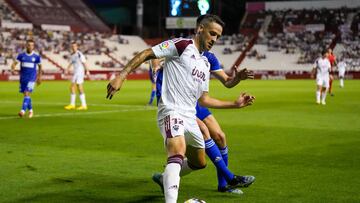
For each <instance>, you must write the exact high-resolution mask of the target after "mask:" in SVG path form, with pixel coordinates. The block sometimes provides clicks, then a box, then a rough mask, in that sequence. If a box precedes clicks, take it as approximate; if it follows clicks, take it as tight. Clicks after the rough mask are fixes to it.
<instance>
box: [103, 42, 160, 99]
mask: <svg viewBox="0 0 360 203" xmlns="http://www.w3.org/2000/svg"><path fill="white" fill-rule="evenodd" d="M154 58H156V57H155V54H154V52H153V50H152V49H151V48H149V49H145V50H144V51H142V52H140V53H138V54H137V55H136V56H135V57H134V58H132V59H131V60H130V61H129V63H128V64H126V66H125V67H124V69H123V70H122V71H121V72H120V74H119V75H117V76H116V78H115V79H113V80H111V81H110V83H109V84H108V86H107V96H106V98H107V99H111V98H112V97H113V95H114V94H115V93H116V92H117V91H119V90H120V88H121V86H122V84H123V82H124V80H125V78H126V77H127V75H128V74H129V73H130V72H131V71H133V70H135V69H136V68H138V67H139V66H140V65H141V64H142V63H144V62H145V61H147V60H150V59H154Z"/></svg>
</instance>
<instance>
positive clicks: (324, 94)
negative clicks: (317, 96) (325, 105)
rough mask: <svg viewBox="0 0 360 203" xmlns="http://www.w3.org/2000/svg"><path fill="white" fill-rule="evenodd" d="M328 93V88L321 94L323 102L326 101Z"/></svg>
mask: <svg viewBox="0 0 360 203" xmlns="http://www.w3.org/2000/svg"><path fill="white" fill-rule="evenodd" d="M326 94H327V89H326V90H325V91H323V92H322V94H321V101H322V102H325V99H326Z"/></svg>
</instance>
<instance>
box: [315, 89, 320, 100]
mask: <svg viewBox="0 0 360 203" xmlns="http://www.w3.org/2000/svg"><path fill="white" fill-rule="evenodd" d="M316 102H317V103H320V90H318V91H316Z"/></svg>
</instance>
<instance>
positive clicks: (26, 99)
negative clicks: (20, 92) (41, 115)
mask: <svg viewBox="0 0 360 203" xmlns="http://www.w3.org/2000/svg"><path fill="white" fill-rule="evenodd" d="M29 100H30V97H29V96H25V97H24V99H23V103H22V108H21V110H23V111H26V109H27V107H28V105H29Z"/></svg>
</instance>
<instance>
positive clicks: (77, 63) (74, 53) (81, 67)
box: [64, 42, 90, 110]
mask: <svg viewBox="0 0 360 203" xmlns="http://www.w3.org/2000/svg"><path fill="white" fill-rule="evenodd" d="M85 62H86V58H85V56H84V55H83V54H82V53H81V51H79V50H78V45H77V43H76V42H71V56H70V63H69V65H68V67H67V69H66V73H69V72H70V68H71V67H73V77H72V79H71V86H70V104H69V105H67V106H65V107H64V108H65V109H66V110H71V109H75V100H76V89H78V91H79V97H80V101H81V106H79V107H78V108H76V109H77V110H87V105H86V100H85V92H84V87H83V83H84V73H86V75H87V76H88V77H89V76H90V72H89V69H88V68H87V66H86V63H85Z"/></svg>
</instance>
